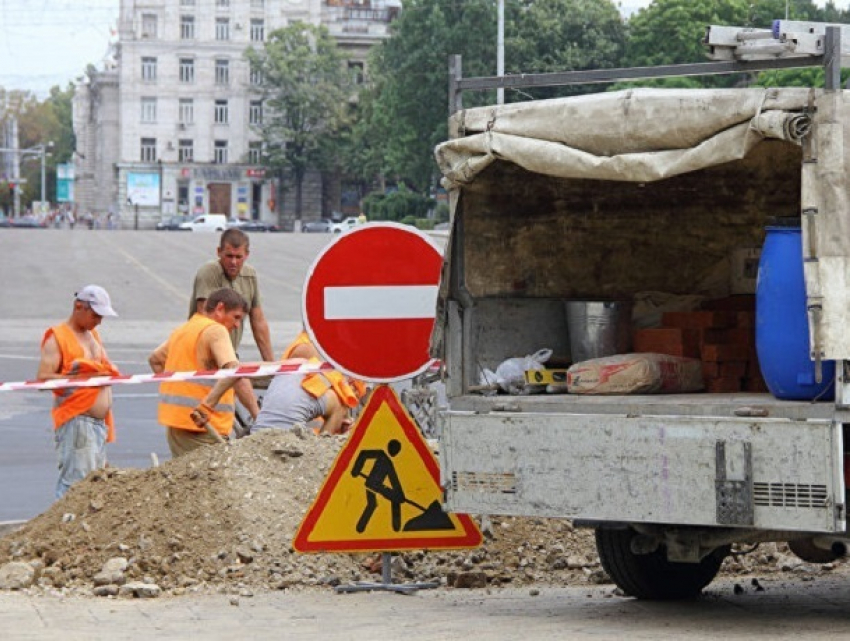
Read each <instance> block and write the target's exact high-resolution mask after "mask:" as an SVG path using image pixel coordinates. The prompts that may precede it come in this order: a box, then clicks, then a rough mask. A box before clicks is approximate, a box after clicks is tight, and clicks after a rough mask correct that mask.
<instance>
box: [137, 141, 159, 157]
mask: <svg viewBox="0 0 850 641" xmlns="http://www.w3.org/2000/svg"><path fill="white" fill-rule="evenodd" d="M140 155H141V160H142V162H156V138H142V146H141V150H140Z"/></svg>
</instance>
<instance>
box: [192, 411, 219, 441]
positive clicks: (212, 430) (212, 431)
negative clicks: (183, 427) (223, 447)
mask: <svg viewBox="0 0 850 641" xmlns="http://www.w3.org/2000/svg"><path fill="white" fill-rule="evenodd" d="M196 419H198V420H196ZM200 419H203V420H200ZM192 421H193V422H194V423H195V425H197V424H198V423H199V422H200V423H201V424H202V425H203V427H204V429H205V430H206V431H207V434H209V435H210V436H212V437H213V438H214V439H215V440H216V442H218V443H227V441H225V440H224V438H222V436H221V434H219V433H218V432H216V430H215V428H214V427H213V426H212V425H210V422H209V421H208V420H206V416H204V414H202V413H201V412H199V411H198V410H193V411H192Z"/></svg>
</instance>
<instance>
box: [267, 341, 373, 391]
mask: <svg viewBox="0 0 850 641" xmlns="http://www.w3.org/2000/svg"><path fill="white" fill-rule="evenodd" d="M299 345H311V346H312V345H313V342H312V341H311V340H310V336H309V334H307V332H305V331H301V333H299V334H298V336H296V337H295V340H293V341H292V342H291V343H290V344H289V345H287V347H286V349H285V350H284V351H283V355H282V356H281V359H287V358H290V356H291V355H292V352H294V351H295V348H296V347H298V346H299ZM309 362H312V363H318V362H319V361H318V360H317V359H315V358H311V359H310V361H309ZM301 387H302V389H304V391H306V392H307V393H308V394H310V395H311V396H312V397H313V398H319V397H320V396H321V395H322V394H324V393H325V392H327V391H328V390H329V389H330V388H333V390H334V392H336V395H337V396H338V397H339V400H340V402H342V403H343V404H344V405H347V406H348V407H356V406H357V403H358V402H359V399H360V398H362V397H363V394H365V393H366V384H365V383H364V382H363V381H358V380H355V379H350V380H348V381H347V380H346V379H345V377H344V376H343V375H342V374H341V373H340V372H323V373H322V374H307V375H306V376H305V377H304V379H303V380H302V381H301Z"/></svg>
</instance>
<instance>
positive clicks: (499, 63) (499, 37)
mask: <svg viewBox="0 0 850 641" xmlns="http://www.w3.org/2000/svg"><path fill="white" fill-rule="evenodd" d="M496 75H497V76H504V75H505V0H499V11H498V25H497V30H496ZM496 104H497V105H503V104H505V88H504V87H499V88H498V89H496Z"/></svg>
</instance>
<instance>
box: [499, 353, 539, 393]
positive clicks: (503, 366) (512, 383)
mask: <svg viewBox="0 0 850 641" xmlns="http://www.w3.org/2000/svg"><path fill="white" fill-rule="evenodd" d="M551 356H552V350H551V349H541V350H539V351H537V352H535V353H534V354H531V355H529V356H522V357H518V358H509V359H507V360H505V361H502V362H501V363H500V364H499V366H498V367H497V368H496V382H497V383H498V384H499V387H501V388H502V390H504V391H505V392H507V393H508V394H532V393H535V392H542V391H545V389H546V386H545V385H526V384H525V372H526V370H531V369H545V366H544V365H543V363H545V362H546V361H548V360H549V358H550V357H551ZM535 388H540V389H535Z"/></svg>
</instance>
